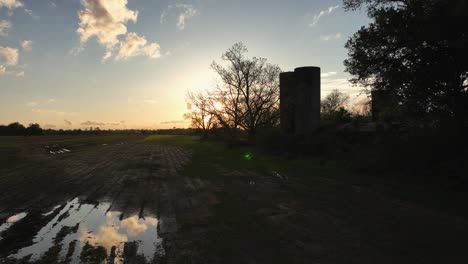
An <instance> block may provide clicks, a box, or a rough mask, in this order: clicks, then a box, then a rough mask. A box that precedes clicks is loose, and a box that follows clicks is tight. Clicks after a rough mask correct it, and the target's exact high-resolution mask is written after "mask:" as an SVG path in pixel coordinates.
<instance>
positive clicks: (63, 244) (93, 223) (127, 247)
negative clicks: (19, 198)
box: [9, 198, 164, 263]
mask: <svg viewBox="0 0 468 264" xmlns="http://www.w3.org/2000/svg"><path fill="white" fill-rule="evenodd" d="M109 208H110V204H109V203H100V204H98V205H95V204H86V203H81V202H80V200H79V199H78V198H76V199H74V200H72V201H70V202H68V203H67V204H66V205H65V206H64V207H63V209H62V210H61V211H60V212H59V213H58V214H57V215H56V216H55V217H54V218H53V219H52V220H51V221H50V222H49V223H47V224H46V225H45V226H44V227H42V228H41V230H40V231H39V232H38V233H37V235H36V236H35V238H34V239H33V244H32V245H31V246H28V247H24V248H22V249H20V250H19V251H18V252H17V253H16V254H13V255H10V256H9V257H10V258H13V259H22V258H25V257H27V258H29V261H36V260H40V259H41V258H43V259H50V256H51V255H52V256H53V258H54V259H55V260H57V262H61V261H64V262H71V263H79V262H80V261H81V262H86V260H87V259H88V258H89V259H92V260H96V258H97V259H100V261H101V262H109V263H123V261H124V259H126V258H130V259H131V258H139V259H141V258H144V259H145V260H146V261H147V262H150V261H152V260H153V259H155V258H159V257H161V256H163V255H164V249H163V247H162V238H160V237H159V235H158V231H157V227H158V219H157V218H153V217H146V218H144V219H143V218H141V219H140V218H138V216H137V215H133V216H130V217H127V218H124V219H122V220H120V217H121V212H117V211H108V209H109ZM56 209H57V208H56ZM46 214H50V212H49V213H46ZM23 217H24V216H23Z"/></svg>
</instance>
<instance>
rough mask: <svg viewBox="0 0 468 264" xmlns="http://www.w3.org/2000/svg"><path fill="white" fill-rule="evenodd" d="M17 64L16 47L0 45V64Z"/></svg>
mask: <svg viewBox="0 0 468 264" xmlns="http://www.w3.org/2000/svg"><path fill="white" fill-rule="evenodd" d="M16 64H18V49H14V48H10V47H0V65H10V66H12V65H16Z"/></svg>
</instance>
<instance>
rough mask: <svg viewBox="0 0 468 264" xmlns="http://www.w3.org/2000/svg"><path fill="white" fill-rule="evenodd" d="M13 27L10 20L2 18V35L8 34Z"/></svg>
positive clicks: (0, 31)
mask: <svg viewBox="0 0 468 264" xmlns="http://www.w3.org/2000/svg"><path fill="white" fill-rule="evenodd" d="M10 28H11V23H10V21H7V20H0V36H2V37H5V36H7V35H8V31H9V30H10Z"/></svg>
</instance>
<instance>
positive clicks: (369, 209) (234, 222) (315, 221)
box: [0, 137, 468, 264]
mask: <svg viewBox="0 0 468 264" xmlns="http://www.w3.org/2000/svg"><path fill="white" fill-rule="evenodd" d="M5 142H9V144H14V146H15V148H16V149H17V150H16V152H15V153H16V154H15V155H18V157H17V158H11V157H10V160H11V162H10V163H9V164H4V165H3V166H2V168H0V263H322V264H323V263H468V250H467V249H468V222H467V220H466V219H464V218H461V217H457V216H452V215H447V214H445V213H442V212H439V211H435V210H433V209H428V208H422V207H420V206H417V205H415V204H411V203H408V202H406V201H401V200H398V199H395V198H392V197H388V196H385V195H383V194H381V193H379V192H374V191H372V190H369V189H366V188H363V187H361V186H355V185H350V184H346V183H342V182H339V181H336V180H331V179H326V178H321V177H316V176H314V173H313V172H304V173H307V174H310V177H311V178H309V180H308V181H307V183H304V182H302V181H301V180H300V179H298V178H294V177H288V176H287V175H278V174H275V173H274V172H264V173H258V172H252V171H247V170H239V171H232V170H226V169H224V168H222V167H217V169H215V170H213V169H210V170H207V171H206V175H204V176H203V177H186V176H183V175H182V173H181V169H182V168H183V166H184V164H186V163H188V162H190V159H191V155H192V152H191V150H190V149H185V148H182V147H178V146H171V145H163V144H154V143H152V144H149V143H144V142H142V138H138V137H129V138H126V139H121V138H118V139H116V140H110V141H105V143H96V142H93V144H87V143H86V141H83V142H79V143H77V142H75V141H67V138H63V139H61V140H60V141H58V140H56V139H54V140H49V139H47V138H42V139H41V140H29V139H20V138H19V139H14V140H12V139H8V140H5V139H4V138H3V139H0V144H2V143H5ZM67 142H68V143H67ZM18 149H19V150H18ZM10 150H11V148H5V149H4V151H10ZM2 154H4V157H6V153H2Z"/></svg>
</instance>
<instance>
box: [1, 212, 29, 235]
mask: <svg viewBox="0 0 468 264" xmlns="http://www.w3.org/2000/svg"><path fill="white" fill-rule="evenodd" d="M27 215H28V213H25V212H22V213H19V214H15V215H12V216H10V217H8V219H7V220H6V221H5V223H3V224H2V225H0V240H1V239H2V236H1V234H2V233H3V232H4V231H6V230H8V228H10V227H11V226H12V225H13V224H14V223H16V222H18V221H19V220H21V219H23V218H25V217H26V216H27Z"/></svg>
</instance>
